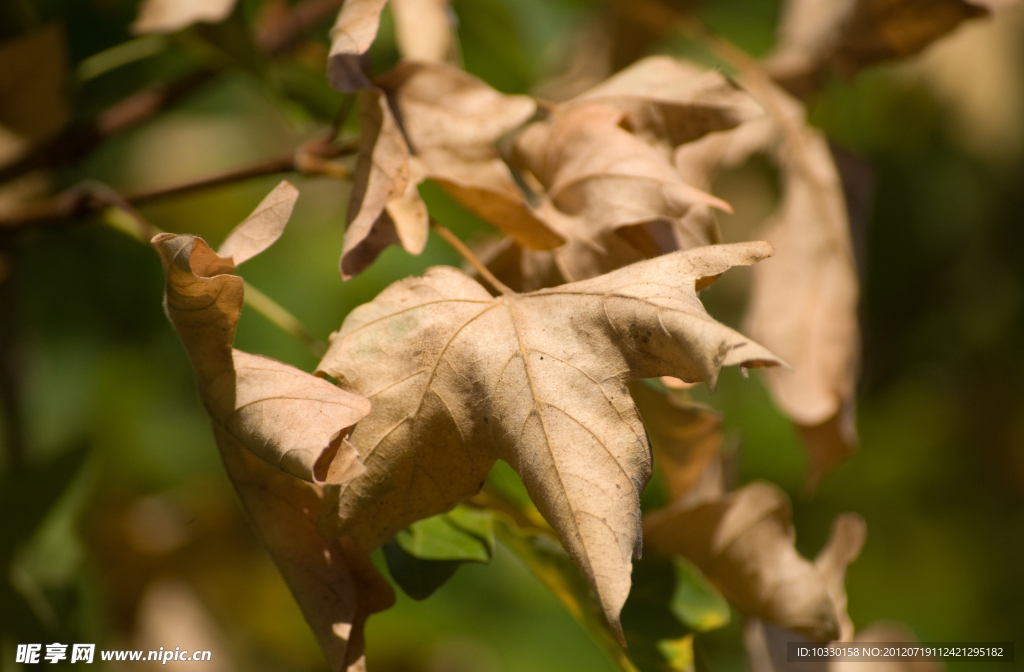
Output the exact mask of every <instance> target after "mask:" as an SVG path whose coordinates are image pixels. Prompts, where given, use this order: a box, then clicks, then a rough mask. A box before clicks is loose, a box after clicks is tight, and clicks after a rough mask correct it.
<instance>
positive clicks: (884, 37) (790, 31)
mask: <svg viewBox="0 0 1024 672" xmlns="http://www.w3.org/2000/svg"><path fill="white" fill-rule="evenodd" d="M986 4H990V3H986V2H985V1H984V0H979V1H976V2H967V1H965V0H789V2H788V4H787V6H786V8H785V11H784V14H783V20H782V21H781V22H780V25H779V40H778V47H777V48H776V51H775V52H774V53H773V54H772V55H771V56H770V57H769V59H768V63H767V66H766V67H767V69H768V71H769V72H770V73H771V74H772V76H773V77H774V78H775V79H776V80H777V81H778V82H780V83H781V84H782V85H783V86H784V87H785V88H787V89H788V90H789V91H791V92H793V93H795V94H797V95H804V94H806V93H810V92H811V91H814V90H815V89H816V88H818V87H819V86H820V81H821V79H822V77H823V75H824V73H825V72H826V71H828V70H835V71H837V72H839V73H840V74H842V75H844V76H846V77H852V76H853V75H855V74H856V73H857V72H858V71H860V70H861V69H863V68H865V67H867V66H869V65H872V64H874V63H877V62H879V61H884V60H889V59H893V58H903V57H906V56H910V55H912V54H916V53H917V52H919V51H921V50H922V49H924V48H925V47H927V46H928V45H929V44H931V43H932V42H934V41H935V40H937V39H939V38H941V37H942V36H943V35H946V34H947V33H949V32H950V31H952V30H953V29H954V28H956V27H957V26H958V25H960V23H961V22H963V21H965V20H967V19H970V18H972V17H976V16H984V15H985V14H986V13H987V12H986V11H985V10H984V9H983V8H981V7H979V6H978V5H986Z"/></svg>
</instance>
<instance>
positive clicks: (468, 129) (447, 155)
mask: <svg viewBox="0 0 1024 672" xmlns="http://www.w3.org/2000/svg"><path fill="white" fill-rule="evenodd" d="M375 83H376V84H377V85H379V86H380V87H381V88H382V89H384V90H385V91H387V92H388V97H389V99H390V100H391V101H393V104H394V106H395V111H396V113H397V115H398V117H399V118H400V119H401V123H402V128H403V129H404V131H405V134H406V137H407V138H408V139H409V142H410V144H411V145H412V147H411V149H412V151H413V152H414V154H415V155H416V158H417V159H418V160H419V161H421V162H422V164H423V170H424V174H425V175H426V177H429V178H430V179H432V180H434V181H435V182H437V183H438V184H439V185H440V186H441V187H442V188H444V189H445V190H446V191H447V192H448V193H449V194H451V195H452V196H453V197H454V198H455V199H456V200H458V201H459V202H460V203H462V204H463V205H464V206H466V208H467V209H468V210H470V211H472V212H474V213H476V214H477V215H478V216H480V217H481V218H483V219H484V220H486V221H488V222H490V223H491V224H493V225H494V226H497V227H498V228H500V229H502V230H503V231H504V232H505V233H507V234H509V235H510V236H512V237H513V238H514V239H515V240H516V241H517V242H519V243H520V244H522V245H525V246H527V247H530V248H532V249H538V250H546V249H551V248H554V247H557V246H559V245H561V244H562V243H563V242H565V240H564V238H563V237H562V236H560V235H559V234H558V233H556V232H555V231H553V230H552V229H551V228H550V227H549V226H548V224H547V223H545V221H544V220H543V219H542V218H539V217H538V216H537V214H535V213H534V212H533V211H532V209H531V208H530V206H529V204H528V203H527V202H526V198H525V196H524V195H523V193H522V191H521V190H520V188H519V187H518V186H517V185H516V182H515V179H514V178H513V177H512V173H511V172H510V171H509V169H508V166H506V165H505V163H504V162H503V161H502V160H501V157H500V155H499V154H498V150H497V147H496V145H495V143H496V142H497V141H498V139H499V138H501V137H502V136H503V135H505V134H506V133H509V132H510V131H512V130H513V129H515V128H517V127H518V126H520V125H521V124H522V123H524V122H525V121H526V120H527V119H529V118H530V117H531V116H532V115H533V113H534V111H535V110H536V104H535V103H534V101H533V100H532V99H530V98H528V97H526V96H508V95H505V94H502V93H500V92H498V91H495V90H494V89H492V88H491V87H489V86H487V84H485V83H483V82H482V81H480V80H479V79H476V78H475V77H472V76H471V75H468V74H466V73H465V72H462V71H461V70H458V69H456V68H453V67H450V66H445V65H441V64H436V63H420V62H411V61H404V62H402V63H399V64H398V65H397V66H396V67H395V68H394V69H392V70H391V71H389V72H388V73H386V74H384V75H382V76H381V77H378V78H377V79H376V80H375Z"/></svg>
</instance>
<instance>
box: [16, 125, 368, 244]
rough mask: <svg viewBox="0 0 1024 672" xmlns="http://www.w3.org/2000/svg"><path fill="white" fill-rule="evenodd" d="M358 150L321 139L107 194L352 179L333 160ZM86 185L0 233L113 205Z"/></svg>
mask: <svg viewBox="0 0 1024 672" xmlns="http://www.w3.org/2000/svg"><path fill="white" fill-rule="evenodd" d="M355 151H356V145H355V143H352V142H349V143H340V144H330V145H327V144H325V143H322V142H321V141H319V140H318V141H316V142H314V143H311V144H310V145H307V146H303V147H301V148H300V149H299V150H298V151H297V152H294V153H290V154H286V155H284V156H279V157H275V158H273V159H269V160H267V161H261V162H259V163H255V164H252V165H249V166H244V167H242V168H236V169H234V170H229V171H226V172H223V173H217V174H215V175H208V176H206V177H202V178H199V179H196V180H189V181H187V182H183V183H180V184H174V185H171V186H168V187H159V188H157V189H149V190H145V191H139V192H135V193H131V194H125V195H119V194H117V192H114V191H113V190H110V189H109V187H104V188H105V189H106V190H107V191H104V192H103V194H104V195H105V196H108V197H110V198H113V197H116V198H118V199H120V200H121V201H123V202H125V203H126V204H133V205H140V204H143V203H149V202H151V201H156V200H159V199H161V198H167V197H169V196H180V195H182V194H186V193H194V192H197V191H203V190H205V189H212V188H214V187H219V186H223V185H226V184H235V183H237V182H243V181H245V180H249V179H253V178H256V177H265V176H268V175H277V174H280V173H291V172H298V173H301V174H303V175H329V176H332V177H337V178H341V179H348V178H350V177H351V175H350V173H349V171H348V169H347V168H345V167H344V166H342V165H341V164H339V163H337V162H335V161H331V160H330V159H331V158H337V157H340V156H344V155H346V154H351V153H354V152H355ZM84 184H85V185H86V186H83V185H77V186H75V187H72V188H71V189H69V190H67V191H65V192H63V193H61V194H58V195H57V196H54V197H53V198H51V199H49V200H46V201H41V202H39V203H33V204H31V205H28V206H26V207H24V208H23V209H22V210H20V211H17V212H14V213H11V214H9V215H6V216H0V233H3V232H9V231H15V230H17V229H21V228H28V227H32V226H38V225H43V224H48V223H53V222H58V221H61V220H66V219H73V218H77V217H84V216H87V215H91V214H94V213H96V212H98V211H99V210H101V209H102V208H103V206H105V205H112V203H110V202H109V199H107V200H104V198H97V193H98V192H97V191H96V186H95V183H91V185H92V186H88V185H90V183H84Z"/></svg>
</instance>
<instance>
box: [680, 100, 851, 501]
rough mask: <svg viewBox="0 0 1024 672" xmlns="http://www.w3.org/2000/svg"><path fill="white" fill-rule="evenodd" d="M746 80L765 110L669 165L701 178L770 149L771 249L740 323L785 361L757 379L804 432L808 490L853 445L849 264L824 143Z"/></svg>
mask: <svg viewBox="0 0 1024 672" xmlns="http://www.w3.org/2000/svg"><path fill="white" fill-rule="evenodd" d="M749 86H750V90H751V91H752V92H753V93H754V94H755V95H756V96H757V97H758V98H759V99H760V100H761V102H762V103H763V104H764V106H765V109H766V110H767V111H768V115H769V116H768V117H767V118H765V119H763V120H756V121H754V122H751V123H748V124H744V125H743V126H740V127H738V128H737V129H735V130H733V131H729V132H728V133H723V134H716V135H713V136H708V137H706V138H704V139H702V140H700V141H698V142H695V143H691V144H689V145H683V146H682V147H680V148H679V149H678V150H677V152H676V164H677V166H678V169H679V170H680V172H681V173H682V174H683V175H685V176H686V177H687V178H688V179H690V180H692V181H694V182H696V183H697V184H702V185H706V184H708V183H709V182H710V173H711V172H712V171H713V170H714V169H715V168H718V167H723V166H732V165H737V164H739V163H741V162H742V161H744V160H745V159H746V158H747V157H749V156H750V155H751V154H752V153H754V152H758V151H762V152H768V153H769V154H771V155H772V156H773V157H774V158H775V161H776V163H778V165H779V167H780V169H781V173H782V181H783V185H782V188H783V194H782V202H781V204H780V205H779V208H778V209H777V210H776V212H775V213H774V214H773V215H772V217H771V218H770V219H769V220H768V221H767V222H766V223H765V226H764V229H763V231H762V232H761V233H759V234H758V237H759V238H764V239H766V240H768V241H769V242H770V243H772V245H773V246H774V247H775V249H776V252H777V254H776V256H775V258H774V259H772V260H771V262H769V263H767V264H762V265H760V266H758V267H757V268H755V269H754V272H753V283H752V286H751V298H750V305H749V308H748V313H747V318H746V325H747V326H746V328H747V329H748V330H749V331H750V332H751V334H752V335H753V336H754V337H755V338H757V339H758V341H759V342H762V343H766V344H768V345H767V346H766V347H770V348H771V349H772V350H773V351H774V352H778V353H780V356H781V357H783V358H784V359H785V360H786V361H787V362H789V364H791V365H792V366H793V370H792V371H790V370H786V371H782V370H776V371H772V372H766V382H767V384H768V388H769V390H770V392H771V394H772V398H773V399H774V401H775V403H776V404H777V405H778V406H779V408H780V409H781V410H782V412H783V413H785V414H786V415H787V416H788V417H789V418H790V419H791V420H793V421H794V422H795V423H797V425H798V426H799V428H800V430H801V433H802V434H803V436H804V440H805V442H806V444H807V447H808V451H809V456H810V467H809V470H808V478H807V482H808V486H809V487H813V486H814V485H815V484H816V483H817V482H818V480H819V479H820V478H821V477H822V476H823V475H824V474H825V473H826V472H828V471H829V470H830V469H831V468H832V467H834V466H835V465H836V464H838V463H839V462H841V461H842V460H843V459H845V458H846V457H847V456H848V455H849V454H850V453H851V452H852V451H853V450H854V446H855V444H856V432H855V429H854V425H853V404H854V386H855V382H856V376H857V366H858V358H859V352H860V334H859V328H858V324H857V302H858V300H859V287H858V280H857V269H856V262H855V260H854V257H853V244H852V242H851V239H850V226H849V220H848V214H847V209H846V202H845V197H844V194H843V186H842V183H841V181H840V177H839V173H838V171H837V169H836V166H835V162H834V161H833V159H832V155H831V151H830V150H829V147H828V142H827V141H826V140H825V138H824V136H823V135H822V134H821V133H820V132H819V131H817V130H815V129H812V128H811V127H809V126H808V125H807V123H806V120H805V112H804V109H803V106H802V105H801V104H800V103H799V102H797V101H796V100H794V99H793V98H791V97H790V96H789V95H787V94H786V93H785V92H784V91H782V90H781V89H780V88H779V87H777V86H774V85H772V84H771V83H770V82H767V81H764V82H760V81H757V82H752V83H750V85H749ZM702 175H703V177H702Z"/></svg>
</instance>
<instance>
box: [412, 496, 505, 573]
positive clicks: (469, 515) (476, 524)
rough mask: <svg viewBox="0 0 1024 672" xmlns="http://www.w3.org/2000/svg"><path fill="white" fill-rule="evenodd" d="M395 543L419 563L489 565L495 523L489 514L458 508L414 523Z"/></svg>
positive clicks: (492, 552)
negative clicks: (434, 561)
mask: <svg viewBox="0 0 1024 672" xmlns="http://www.w3.org/2000/svg"><path fill="white" fill-rule="evenodd" d="M395 541H396V542H397V543H398V545H399V546H401V547H402V549H403V550H404V551H405V552H407V553H408V554H409V555H412V556H414V557H416V558H420V559H421V560H458V561H462V562H483V563H488V562H490V561H491V558H492V557H494V523H493V519H492V517H491V514H490V513H489V512H488V511H483V510H480V509H473V508H470V507H468V506H457V507H455V508H454V509H452V510H451V511H449V512H448V513H442V514H441V515H439V516H434V517H432V518H427V519H426V520H421V521H418V522H416V523H413V524H412V525H410V526H409V527H408V528H406V529H404V530H402V531H401V532H399V533H398V534H396V535H395Z"/></svg>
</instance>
